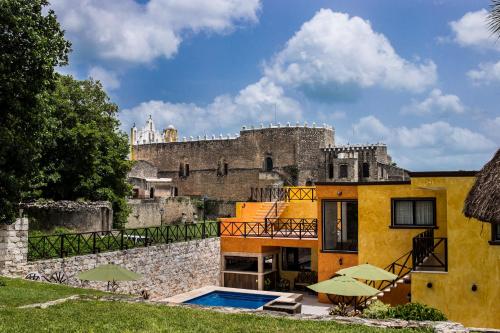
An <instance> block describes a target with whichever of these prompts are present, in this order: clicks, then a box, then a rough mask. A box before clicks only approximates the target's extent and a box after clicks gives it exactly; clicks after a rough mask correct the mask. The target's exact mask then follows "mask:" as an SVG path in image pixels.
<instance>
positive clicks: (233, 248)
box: [220, 236, 318, 253]
mask: <svg viewBox="0 0 500 333" xmlns="http://www.w3.org/2000/svg"><path fill="white" fill-rule="evenodd" d="M220 246H221V252H248V253H263V252H266V247H308V248H312V249H313V251H316V249H317V246H318V242H317V240H312V239H308V240H306V239H302V240H300V239H285V238H276V239H271V238H241V237H224V236H223V237H221V240H220Z"/></svg>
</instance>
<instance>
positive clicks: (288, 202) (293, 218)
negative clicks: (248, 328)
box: [221, 171, 500, 328]
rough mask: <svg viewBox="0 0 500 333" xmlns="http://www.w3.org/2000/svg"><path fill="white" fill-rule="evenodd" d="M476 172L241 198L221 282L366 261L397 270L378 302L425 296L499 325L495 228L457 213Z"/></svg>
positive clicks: (243, 282)
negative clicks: (279, 196) (276, 196)
mask: <svg viewBox="0 0 500 333" xmlns="http://www.w3.org/2000/svg"><path fill="white" fill-rule="evenodd" d="M475 174H476V173H475V172H461V171H459V172H420V173H419V172H414V173H411V174H410V175H411V180H409V181H397V182H389V181H386V182H366V183H361V182H358V183H320V184H317V186H316V187H315V188H310V187H309V188H301V191H302V192H299V190H298V188H288V189H285V191H287V193H291V191H295V192H296V193H302V195H300V194H299V195H297V196H296V197H295V198H294V199H292V196H291V195H288V196H284V198H285V200H283V201H276V202H275V203H272V202H267V203H266V202H262V203H261V202H253V203H241V204H239V206H238V210H237V217H236V218H233V219H223V220H222V222H221V252H222V258H221V259H222V266H223V272H222V274H221V278H222V283H223V284H224V285H226V286H232V287H240V288H241V287H242V288H252V289H265V288H266V287H273V288H275V287H280V286H282V284H279V282H280V281H281V282H282V281H283V279H286V280H288V281H290V285H291V288H293V287H294V281H295V279H296V278H297V276H298V275H299V274H303V273H299V271H304V270H309V271H313V272H316V273H317V274H313V276H316V275H317V278H318V280H319V281H322V280H326V279H329V278H331V277H332V276H333V275H334V274H335V273H336V272H337V271H338V270H339V269H341V268H346V267H349V266H353V265H357V264H358V263H370V264H373V265H376V266H379V267H382V268H385V269H387V270H389V271H391V272H393V273H395V274H397V275H398V276H399V279H398V282H399V283H397V284H396V285H389V283H387V282H386V284H385V285H377V287H380V288H379V289H380V290H384V289H385V292H384V294H383V295H382V296H381V297H380V298H381V300H382V301H384V302H387V303H391V304H401V303H405V302H409V301H411V302H419V303H424V304H427V305H430V306H432V307H435V308H438V309H440V310H441V311H443V312H444V313H445V314H446V316H447V317H448V318H449V319H450V320H454V321H458V322H461V323H463V324H464V325H466V326H473V327H493V328H500V305H499V304H498V299H499V298H500V246H498V244H499V242H498V237H499V233H498V232H494V228H495V227H494V226H495V224H489V223H482V222H479V221H477V220H474V219H468V218H466V217H465V216H464V215H463V213H462V209H463V205H464V200H465V198H466V196H467V193H468V192H469V190H470V188H471V186H472V185H473V183H474V180H475ZM306 192H307V193H309V195H311V194H313V197H314V198H313V200H311V199H306V200H304V195H303V193H306ZM242 258H243V259H242ZM247 258H253V259H247ZM242 267H243V268H242ZM252 270H253V271H252ZM266 280H267V282H266ZM269 281H271V283H270V282H269ZM299 282H300V281H299ZM319 300H320V301H325V302H327V301H328V299H327V298H326V297H325V295H321V294H320V295H319Z"/></svg>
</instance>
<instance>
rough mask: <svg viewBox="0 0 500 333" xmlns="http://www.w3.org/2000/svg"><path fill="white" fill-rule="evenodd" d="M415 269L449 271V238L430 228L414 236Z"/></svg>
mask: <svg viewBox="0 0 500 333" xmlns="http://www.w3.org/2000/svg"><path fill="white" fill-rule="evenodd" d="M413 269H414V270H431V271H444V272H447V271H448V239H447V238H445V237H434V229H428V230H426V231H424V232H423V233H421V234H419V235H417V236H415V237H414V238H413Z"/></svg>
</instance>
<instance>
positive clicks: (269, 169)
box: [265, 157, 273, 172]
mask: <svg viewBox="0 0 500 333" xmlns="http://www.w3.org/2000/svg"><path fill="white" fill-rule="evenodd" d="M265 170H266V172H272V171H273V159H272V158H271V157H266V160H265Z"/></svg>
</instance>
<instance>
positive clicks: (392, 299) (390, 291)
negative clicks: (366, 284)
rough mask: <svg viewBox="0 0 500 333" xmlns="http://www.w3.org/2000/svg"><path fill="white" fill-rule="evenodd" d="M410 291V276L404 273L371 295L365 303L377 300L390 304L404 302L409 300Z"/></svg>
mask: <svg viewBox="0 0 500 333" xmlns="http://www.w3.org/2000/svg"><path fill="white" fill-rule="evenodd" d="M410 292H411V276H410V274H409V273H408V274H406V275H405V276H403V277H401V278H399V279H398V280H396V282H394V284H392V285H389V286H387V287H386V288H384V289H383V290H382V291H381V292H379V293H378V294H377V295H375V296H373V297H371V298H370V299H369V300H368V301H367V302H366V304H367V305H369V304H370V303H372V302H374V301H376V300H379V301H382V302H384V303H386V304H390V305H391V306H395V305H399V304H405V303H408V302H409V301H410V300H409V298H408V294H409V293H410Z"/></svg>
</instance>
